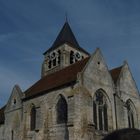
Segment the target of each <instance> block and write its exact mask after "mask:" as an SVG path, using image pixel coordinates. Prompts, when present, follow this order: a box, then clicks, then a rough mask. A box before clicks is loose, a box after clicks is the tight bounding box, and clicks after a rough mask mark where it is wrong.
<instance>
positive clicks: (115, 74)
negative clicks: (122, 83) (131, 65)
mask: <svg viewBox="0 0 140 140" xmlns="http://www.w3.org/2000/svg"><path fill="white" fill-rule="evenodd" d="M121 69H122V66H120V67H117V68H114V69H112V70H110V74H111V76H112V79H113V80H114V83H115V84H116V83H117V80H118V78H119V75H120V72H121Z"/></svg>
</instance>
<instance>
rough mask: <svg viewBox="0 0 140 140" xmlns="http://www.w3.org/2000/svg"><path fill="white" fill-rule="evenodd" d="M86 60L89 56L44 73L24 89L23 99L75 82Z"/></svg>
mask: <svg viewBox="0 0 140 140" xmlns="http://www.w3.org/2000/svg"><path fill="white" fill-rule="evenodd" d="M88 60H89V57H88V58H85V59H83V60H81V61H78V62H76V63H74V64H72V65H70V66H68V67H66V68H64V69H62V70H60V71H57V72H55V73H52V74H49V75H46V76H45V77H44V78H42V79H40V80H39V81H38V82H36V83H35V84H34V85H33V86H31V87H30V88H29V89H27V90H26V91H25V99H28V98H32V97H34V96H38V95H40V94H44V93H47V92H48V91H50V90H52V89H56V88H59V87H62V86H65V85H69V84H71V83H73V82H76V80H77V74H78V72H81V71H82V69H83V68H84V66H85V65H86V63H87V61H88Z"/></svg>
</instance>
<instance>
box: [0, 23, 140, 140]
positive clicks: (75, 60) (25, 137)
mask: <svg viewBox="0 0 140 140" xmlns="http://www.w3.org/2000/svg"><path fill="white" fill-rule="evenodd" d="M121 128H140V95H139V91H138V89H137V86H136V83H135V81H134V79H133V76H132V73H131V71H130V68H129V66H128V63H127V62H124V63H123V64H122V65H121V66H119V67H117V68H114V69H112V70H109V69H108V67H107V64H106V62H105V60H104V57H103V55H102V53H101V50H100V49H99V48H97V49H96V50H95V52H94V53H93V54H89V53H88V52H87V51H86V50H84V49H83V48H81V47H80V45H79V43H78V42H77V40H76V38H75V36H74V34H73V32H72V30H71V28H70V25H69V23H68V22H67V21H66V22H65V24H64V26H63V28H62V29H61V31H60V33H59V34H58V36H57V38H56V40H55V41H54V43H53V44H52V46H51V47H50V48H49V49H48V50H47V51H46V52H45V53H44V61H43V64H42V73H41V78H40V80H38V81H37V82H36V83H35V84H33V85H32V86H31V87H30V88H28V89H27V90H26V91H22V90H21V89H20V87H19V86H18V85H15V86H14V88H13V90H12V93H11V96H10V97H9V100H8V102H7V103H6V105H5V106H4V107H2V108H1V109H0V140H101V138H102V137H104V136H105V135H107V134H108V133H110V132H111V131H113V130H116V129H121Z"/></svg>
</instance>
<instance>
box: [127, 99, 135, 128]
mask: <svg viewBox="0 0 140 140" xmlns="http://www.w3.org/2000/svg"><path fill="white" fill-rule="evenodd" d="M126 107H127V113H128V127H129V128H134V127H135V125H134V113H133V108H132V105H131V102H130V101H129V100H128V101H127V102H126Z"/></svg>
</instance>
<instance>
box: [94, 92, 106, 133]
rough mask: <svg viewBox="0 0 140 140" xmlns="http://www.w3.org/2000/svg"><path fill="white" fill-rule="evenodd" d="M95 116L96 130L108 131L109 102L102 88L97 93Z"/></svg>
mask: <svg viewBox="0 0 140 140" xmlns="http://www.w3.org/2000/svg"><path fill="white" fill-rule="evenodd" d="M93 117H94V124H95V129H96V130H104V131H108V118H107V117H108V116H107V102H106V98H105V96H104V94H103V91H102V90H98V91H97V92H96V93H95V99H94V101H93Z"/></svg>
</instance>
